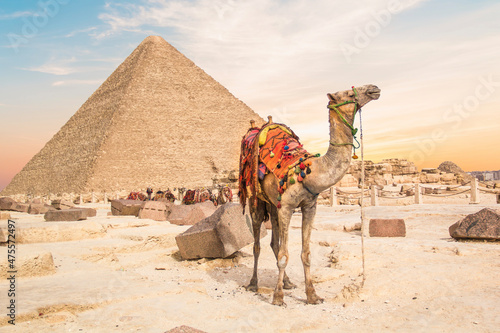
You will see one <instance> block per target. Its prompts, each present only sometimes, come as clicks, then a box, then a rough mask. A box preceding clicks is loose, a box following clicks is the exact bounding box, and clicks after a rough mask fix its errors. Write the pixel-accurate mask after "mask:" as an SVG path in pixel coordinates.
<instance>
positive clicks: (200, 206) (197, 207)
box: [169, 201, 217, 225]
mask: <svg viewBox="0 0 500 333" xmlns="http://www.w3.org/2000/svg"><path fill="white" fill-rule="evenodd" d="M188 206H191V207H192V208H191V209H190V210H189V212H188V214H187V215H185V216H184V218H182V217H183V216H182V214H180V216H179V219H172V220H173V221H175V222H171V223H173V224H178V225H195V224H196V223H198V222H200V221H201V220H203V219H205V218H207V217H209V216H210V215H212V214H213V213H214V212H215V211H216V210H217V207H215V206H214V204H213V203H212V201H205V202H202V203H197V204H194V205H188ZM169 221H170V216H169Z"/></svg>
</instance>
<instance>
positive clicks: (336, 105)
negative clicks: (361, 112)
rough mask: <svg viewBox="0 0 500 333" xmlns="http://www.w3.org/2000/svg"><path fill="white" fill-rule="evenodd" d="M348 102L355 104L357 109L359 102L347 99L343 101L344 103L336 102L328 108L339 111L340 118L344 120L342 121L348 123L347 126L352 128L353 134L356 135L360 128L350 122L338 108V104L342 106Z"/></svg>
mask: <svg viewBox="0 0 500 333" xmlns="http://www.w3.org/2000/svg"><path fill="white" fill-rule="evenodd" d="M346 104H354V107H355V108H356V109H357V108H358V102H355V101H345V102H342V103H339V104H335V105H328V108H329V109H330V110H334V111H335V112H337V114H338V115H339V117H340V119H341V120H342V122H343V123H344V124H346V125H347V127H349V128H350V129H351V133H352V135H353V136H355V135H356V133H358V129H357V128H354V127H353V126H352V125H351V124H349V122H348V121H347V120H346V119H345V118H344V116H343V115H342V114H341V113H340V111H339V110H338V109H337V107H338V106H342V105H346Z"/></svg>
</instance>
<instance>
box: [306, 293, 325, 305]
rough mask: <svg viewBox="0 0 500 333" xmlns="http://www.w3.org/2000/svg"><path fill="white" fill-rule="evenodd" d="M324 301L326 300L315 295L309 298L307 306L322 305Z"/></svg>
mask: <svg viewBox="0 0 500 333" xmlns="http://www.w3.org/2000/svg"><path fill="white" fill-rule="evenodd" d="M324 301H325V299H324V298H321V297H319V296H318V295H313V296H311V297H307V304H321V303H323V302H324Z"/></svg>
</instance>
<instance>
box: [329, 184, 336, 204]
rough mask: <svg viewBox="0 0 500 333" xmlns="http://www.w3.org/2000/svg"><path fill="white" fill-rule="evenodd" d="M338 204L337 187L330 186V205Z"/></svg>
mask: <svg viewBox="0 0 500 333" xmlns="http://www.w3.org/2000/svg"><path fill="white" fill-rule="evenodd" d="M333 206H337V188H336V187H335V186H332V187H330V207H333Z"/></svg>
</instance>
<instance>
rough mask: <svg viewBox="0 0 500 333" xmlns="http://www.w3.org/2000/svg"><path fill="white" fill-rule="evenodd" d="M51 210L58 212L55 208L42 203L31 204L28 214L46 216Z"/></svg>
mask: <svg viewBox="0 0 500 333" xmlns="http://www.w3.org/2000/svg"><path fill="white" fill-rule="evenodd" d="M49 210H56V209H55V208H54V207H53V206H50V205H45V204H42V203H31V204H30V206H29V209H28V214H45V213H47V212H48V211H49Z"/></svg>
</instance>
